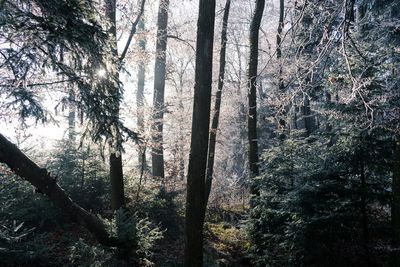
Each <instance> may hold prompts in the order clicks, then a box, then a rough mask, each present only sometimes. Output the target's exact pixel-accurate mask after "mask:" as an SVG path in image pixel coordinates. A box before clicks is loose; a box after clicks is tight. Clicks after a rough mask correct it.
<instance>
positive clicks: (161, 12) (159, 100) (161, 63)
mask: <svg viewBox="0 0 400 267" xmlns="http://www.w3.org/2000/svg"><path fill="white" fill-rule="evenodd" d="M168 6H169V0H160V4H159V8H158V19H157V28H158V30H157V41H156V42H157V43H156V62H155V67H154V96H153V133H152V141H153V144H152V146H153V148H152V151H151V163H152V165H151V166H152V173H153V176H154V177H158V178H160V179H162V180H163V179H164V148H163V119H164V90H165V65H166V64H165V63H166V53H165V52H166V50H167V25H168Z"/></svg>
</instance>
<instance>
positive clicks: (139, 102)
mask: <svg viewBox="0 0 400 267" xmlns="http://www.w3.org/2000/svg"><path fill="white" fill-rule="evenodd" d="M138 29H139V31H140V32H141V33H142V36H141V38H140V39H139V50H140V52H141V53H142V55H141V56H142V57H141V59H140V60H139V66H138V67H139V70H138V74H137V77H138V83H137V91H136V107H137V126H138V131H139V133H144V110H143V108H144V83H145V73H146V64H145V59H144V53H145V52H146V37H145V36H144V30H145V28H144V21H143V17H142V18H141V19H140V21H139V23H138ZM138 163H139V168H142V167H145V166H146V149H145V147H142V146H140V148H139V155H138Z"/></svg>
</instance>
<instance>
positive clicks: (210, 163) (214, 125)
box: [204, 0, 231, 213]
mask: <svg viewBox="0 0 400 267" xmlns="http://www.w3.org/2000/svg"><path fill="white" fill-rule="evenodd" d="M230 5H231V1H230V0H226V3H225V10H224V16H223V19H222V31H221V52H220V54H219V75H218V89H217V93H216V96H215V105H214V110H215V111H214V115H213V118H212V122H211V130H210V137H209V141H208V158H207V173H206V189H205V190H206V195H205V203H204V208H205V209H206V208H207V203H208V198H209V196H210V192H211V185H212V179H213V172H214V158H215V144H216V140H217V131H218V125H219V114H220V110H221V97H222V89H223V87H224V78H225V64H226V60H225V57H226V42H227V40H228V39H227V29H228V17H229V9H230ZM204 213H205V212H204Z"/></svg>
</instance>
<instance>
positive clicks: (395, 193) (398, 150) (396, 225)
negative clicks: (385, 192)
mask: <svg viewBox="0 0 400 267" xmlns="http://www.w3.org/2000/svg"><path fill="white" fill-rule="evenodd" d="M392 229H393V230H392V232H393V234H392V248H393V252H392V253H393V256H392V262H393V264H392V266H399V264H400V139H397V140H396V144H395V151H394V161H393V180H392Z"/></svg>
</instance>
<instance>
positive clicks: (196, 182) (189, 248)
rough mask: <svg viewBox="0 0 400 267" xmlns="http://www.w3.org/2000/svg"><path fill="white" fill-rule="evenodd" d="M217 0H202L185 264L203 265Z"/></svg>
mask: <svg viewBox="0 0 400 267" xmlns="http://www.w3.org/2000/svg"><path fill="white" fill-rule="evenodd" d="M214 20H215V0H200V3H199V18H198V21H197V42H196V68H195V86H194V100H193V117H192V136H191V141H190V156H189V168H188V176H187V196H186V224H185V226H186V228H185V256H184V266H185V267H202V266H203V224H204V220H203V219H204V215H203V214H202V213H203V211H204V197H205V192H204V191H205V176H206V169H207V150H208V137H209V127H210V106H211V83H212V56H213V42H214V22H215V21H214Z"/></svg>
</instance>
